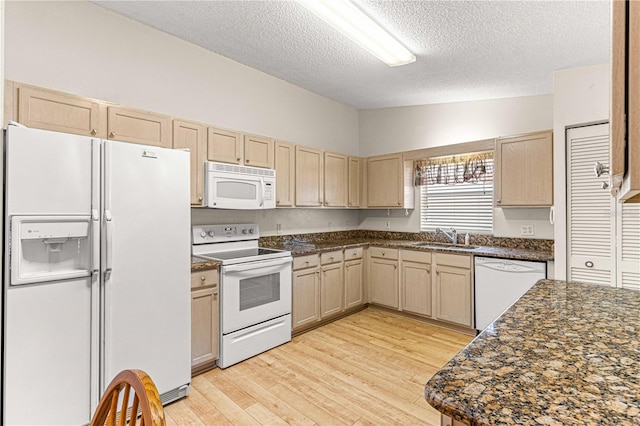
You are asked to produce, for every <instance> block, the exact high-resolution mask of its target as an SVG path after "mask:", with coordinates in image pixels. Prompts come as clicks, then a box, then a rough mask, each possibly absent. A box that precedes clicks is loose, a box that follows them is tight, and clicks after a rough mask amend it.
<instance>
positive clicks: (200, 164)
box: [173, 120, 207, 206]
mask: <svg viewBox="0 0 640 426" xmlns="http://www.w3.org/2000/svg"><path fill="white" fill-rule="evenodd" d="M205 132H206V127H205V125H204V124H199V123H193V122H191V121H184V120H173V148H174V149H188V150H189V155H190V156H191V157H190V158H191V163H190V171H191V205H193V206H202V201H203V199H204V162H205V160H206V159H207V144H206V133H205Z"/></svg>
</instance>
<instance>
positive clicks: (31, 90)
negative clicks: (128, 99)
mask: <svg viewBox="0 0 640 426" xmlns="http://www.w3.org/2000/svg"><path fill="white" fill-rule="evenodd" d="M5 87H6V89H5V97H6V98H7V101H8V103H9V104H13V105H10V106H12V107H14V108H13V111H11V108H8V111H7V114H8V116H9V117H11V118H10V119H12V120H15V121H17V122H19V123H21V124H24V125H25V126H27V127H32V128H36V129H43V130H52V131H54V132H63V133H73V134H75V135H83V136H95V137H98V138H106V137H107V107H106V105H105V104H104V103H101V102H98V101H96V100H93V99H89V98H83V97H81V96H75V95H70V94H67V93H61V92H56V91H54V90H48V89H42V88H38V87H31V86H28V85H22V84H20V83H15V82H11V81H7V82H6V83H5ZM16 106H17V108H15V107H16Z"/></svg>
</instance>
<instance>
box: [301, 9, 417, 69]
mask: <svg viewBox="0 0 640 426" xmlns="http://www.w3.org/2000/svg"><path fill="white" fill-rule="evenodd" d="M298 3H300V4H301V5H303V6H304V7H306V8H307V9H309V10H310V11H311V12H313V13H314V14H316V15H317V16H318V17H319V18H320V19H322V20H324V21H325V22H326V23H328V24H329V25H331V26H332V27H333V28H335V29H336V30H338V31H340V32H341V33H343V34H344V35H346V36H347V37H349V38H350V39H351V40H353V41H354V42H356V43H358V44H359V45H360V46H362V47H364V48H365V49H367V50H368V51H369V53H371V54H372V55H374V56H376V57H378V58H379V59H380V60H381V61H382V62H384V63H386V64H387V65H389V66H391V67H395V66H398V65H405V64H410V63H411V62H415V60H416V57H415V55H414V54H413V53H411V52H409V50H407V48H406V47H404V46H403V45H401V44H400V43H399V42H398V41H397V40H396V39H394V38H393V37H392V36H391V35H390V34H389V33H388V32H386V31H385V30H384V29H383V28H382V27H380V25H378V24H376V23H375V22H373V20H372V19H371V18H369V17H368V16H367V15H365V14H364V13H363V12H362V11H361V10H360V9H358V8H357V7H356V6H355V5H354V4H353V3H351V2H350V1H349V0H298Z"/></svg>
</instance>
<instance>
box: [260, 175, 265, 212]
mask: <svg viewBox="0 0 640 426" xmlns="http://www.w3.org/2000/svg"><path fill="white" fill-rule="evenodd" d="M264 191H265V189H264V179H262V178H260V207H263V206H264Z"/></svg>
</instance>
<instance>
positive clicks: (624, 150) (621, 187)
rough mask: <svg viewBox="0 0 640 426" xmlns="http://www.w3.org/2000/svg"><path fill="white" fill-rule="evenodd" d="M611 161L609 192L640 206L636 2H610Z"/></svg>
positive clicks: (639, 8) (639, 15)
mask: <svg viewBox="0 0 640 426" xmlns="http://www.w3.org/2000/svg"><path fill="white" fill-rule="evenodd" d="M611 17H612V25H611V29H612V33H611V112H610V118H609V119H610V123H611V150H610V151H611V160H610V172H611V177H612V191H613V192H614V193H616V192H617V195H618V198H619V200H621V201H625V202H640V2H638V1H628V0H614V1H613V2H612V14H611Z"/></svg>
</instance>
